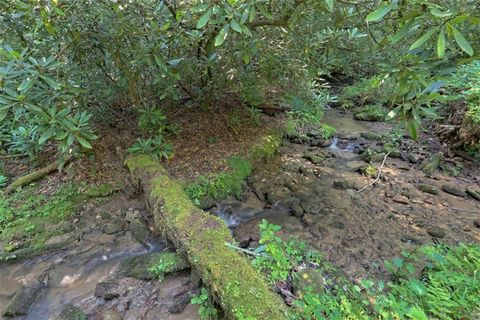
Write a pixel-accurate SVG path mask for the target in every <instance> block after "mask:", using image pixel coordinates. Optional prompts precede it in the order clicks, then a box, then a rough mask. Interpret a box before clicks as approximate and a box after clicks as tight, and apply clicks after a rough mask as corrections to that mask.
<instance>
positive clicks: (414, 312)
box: [408, 307, 428, 320]
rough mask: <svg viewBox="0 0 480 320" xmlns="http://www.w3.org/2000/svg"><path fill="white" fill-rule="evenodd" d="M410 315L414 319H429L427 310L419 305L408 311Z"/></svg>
mask: <svg viewBox="0 0 480 320" xmlns="http://www.w3.org/2000/svg"><path fill="white" fill-rule="evenodd" d="M408 316H409V317H410V318H412V319H413V320H428V317H427V315H426V314H425V312H424V311H423V310H422V309H419V308H418V307H412V309H410V312H409V313H408Z"/></svg>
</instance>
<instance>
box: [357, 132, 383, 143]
mask: <svg viewBox="0 0 480 320" xmlns="http://www.w3.org/2000/svg"><path fill="white" fill-rule="evenodd" d="M360 136H361V137H362V138H364V139H367V140H371V141H380V140H382V135H381V134H379V133H376V132H371V131H367V132H361V133H360Z"/></svg>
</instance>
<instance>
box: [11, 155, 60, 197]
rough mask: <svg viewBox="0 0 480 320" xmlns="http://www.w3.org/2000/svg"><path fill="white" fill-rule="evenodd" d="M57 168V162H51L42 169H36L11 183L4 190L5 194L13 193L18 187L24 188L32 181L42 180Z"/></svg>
mask: <svg viewBox="0 0 480 320" xmlns="http://www.w3.org/2000/svg"><path fill="white" fill-rule="evenodd" d="M58 166H59V163H58V162H53V163H51V164H49V165H48V166H46V167H44V168H41V169H38V170H37V171H34V172H31V173H29V174H26V175H24V176H22V177H20V178H18V179H17V180H15V181H14V182H12V183H11V184H10V185H9V186H8V187H7V188H5V193H7V194H8V193H10V192H12V191H15V190H16V189H17V188H19V187H23V186H26V185H28V184H30V183H32V182H34V181H37V180H40V179H42V178H43V177H44V176H46V175H47V174H50V173H52V172H54V171H56V170H57V169H58Z"/></svg>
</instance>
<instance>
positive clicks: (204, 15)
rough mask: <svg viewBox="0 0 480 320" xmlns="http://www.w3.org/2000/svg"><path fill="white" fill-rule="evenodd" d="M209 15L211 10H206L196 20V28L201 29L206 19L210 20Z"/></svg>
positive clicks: (205, 23)
mask: <svg viewBox="0 0 480 320" xmlns="http://www.w3.org/2000/svg"><path fill="white" fill-rule="evenodd" d="M211 16H212V10H208V11H207V12H205V13H204V14H203V15H202V16H201V17H200V19H198V21H197V29H202V28H203V27H205V26H206V25H207V23H208V21H210V17H211Z"/></svg>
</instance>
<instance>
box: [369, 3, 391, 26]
mask: <svg viewBox="0 0 480 320" xmlns="http://www.w3.org/2000/svg"><path fill="white" fill-rule="evenodd" d="M394 7H395V4H394V3H392V4H389V5H386V6H383V7H380V8H378V9H377V10H375V11H372V12H370V13H369V14H368V15H367V18H366V19H365V20H367V22H374V21H378V20H380V19H382V18H383V17H385V15H386V14H387V13H389V12H390V11H392V9H393V8H394Z"/></svg>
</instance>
